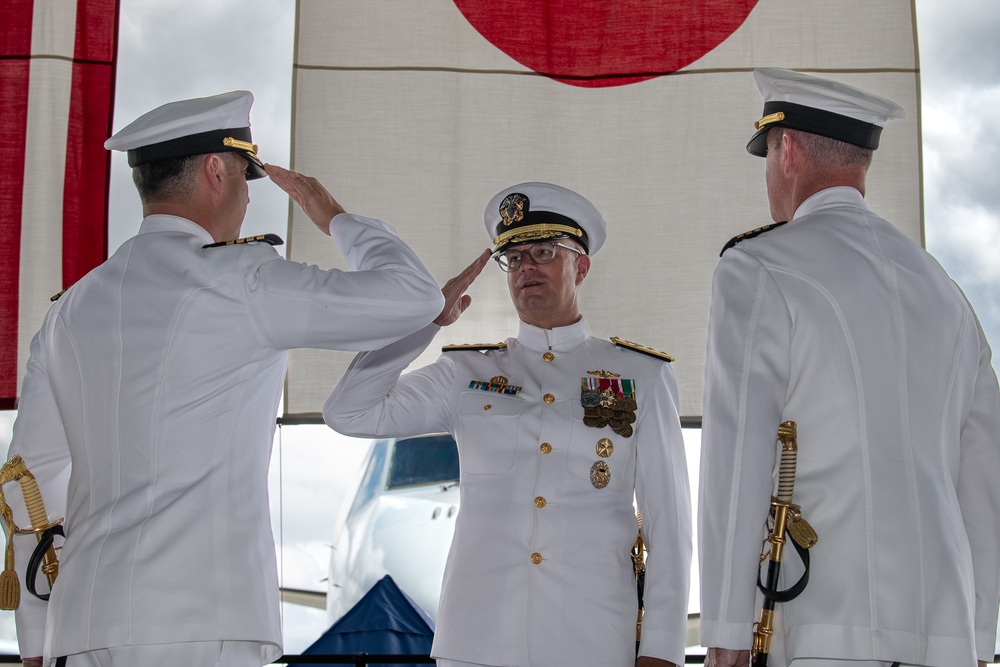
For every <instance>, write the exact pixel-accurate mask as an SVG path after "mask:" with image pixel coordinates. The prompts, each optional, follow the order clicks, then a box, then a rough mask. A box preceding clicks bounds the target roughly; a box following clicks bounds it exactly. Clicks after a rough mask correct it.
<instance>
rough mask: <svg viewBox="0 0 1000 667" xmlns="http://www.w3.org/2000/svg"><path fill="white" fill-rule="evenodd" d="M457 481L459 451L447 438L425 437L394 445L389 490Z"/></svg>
mask: <svg viewBox="0 0 1000 667" xmlns="http://www.w3.org/2000/svg"><path fill="white" fill-rule="evenodd" d="M456 481H458V447H457V446H456V445H455V439H454V438H452V437H451V436H450V435H426V436H421V437H419V438H408V439H406V440H399V441H397V442H396V448H395V449H394V450H393V454H392V467H391V468H390V470H389V481H388V482H387V483H386V488H388V489H398V488H399V487H402V486H414V485H417V484H441V483H448V482H456Z"/></svg>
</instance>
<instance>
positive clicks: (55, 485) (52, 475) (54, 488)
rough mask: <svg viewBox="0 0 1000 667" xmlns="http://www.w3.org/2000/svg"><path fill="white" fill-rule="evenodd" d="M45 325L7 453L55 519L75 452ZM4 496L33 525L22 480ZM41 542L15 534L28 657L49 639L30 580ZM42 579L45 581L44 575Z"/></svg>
mask: <svg viewBox="0 0 1000 667" xmlns="http://www.w3.org/2000/svg"><path fill="white" fill-rule="evenodd" d="M46 324H48V322H47V323H46ZM45 331H46V327H45V326H43V328H42V330H41V331H40V332H39V333H38V334H36V335H35V337H34V338H33V339H32V341H31V355H30V357H29V359H28V367H27V374H26V375H25V378H24V383H23V385H22V388H21V400H20V404H19V409H18V415H17V420H16V421H15V422H14V432H13V437H12V439H11V445H10V450H9V451H8V453H7V457H8V459H9V458H10V457H11V456H14V455H15V454H18V455H20V456H21V458H22V459H24V462H25V465H26V466H27V468H28V471H29V472H31V474H32V475H34V476H35V479H36V481H37V482H38V487H39V489H40V491H41V493H42V500H43V502H44V503H45V511H46V512H47V514H48V518H49V521H50V522H51V521H55V520H58V519H61V518H62V517H64V516H66V484H67V482H68V479H69V468H70V456H69V445H68V443H67V440H66V432H65V431H64V429H63V425H62V421H61V420H60V419H59V412H58V410H57V408H56V402H55V397H54V395H53V393H52V387H51V385H50V384H49V378H48V373H47V371H46V366H45V354H44V343H43V340H42V337H43V336H44V333H45ZM4 497H5V498H6V500H7V503H8V504H9V505H10V507H11V510H12V511H13V514H14V522H15V523H16V524H17V525H18V526H20V527H21V528H25V527H27V526H29V525H31V524H30V522H29V520H28V513H27V510H26V509H25V505H24V498H23V496H22V495H21V490H20V488H18V484H16V483H13V482H12V483H10V484H8V485H6V486H5V488H4ZM37 544H38V540H37V539H36V538H35V536H34V535H16V536H15V537H14V548H15V566H16V571H17V576H18V580H19V581H20V584H21V603H20V606H19V607H18V609H17V611H16V612H15V614H14V618H15V623H16V625H17V640H18V645H19V647H20V652H21V655H22V656H25V657H34V656H40V655H42V649H43V644H44V640H45V614H46V603H45V602H43V601H41V600H39V599H38V598H36V597H34V596H33V595H31V594H30V593H29V592H28V590H27V588H26V585H25V583H26V570H27V566H28V559H29V558H30V557H31V553H32V551H34V549H35V546H36V545H37ZM39 579H44V577H39ZM39 584H40V585H41V586H42V587H44V586H45V582H44V581H41V582H39ZM57 585H58V584H57Z"/></svg>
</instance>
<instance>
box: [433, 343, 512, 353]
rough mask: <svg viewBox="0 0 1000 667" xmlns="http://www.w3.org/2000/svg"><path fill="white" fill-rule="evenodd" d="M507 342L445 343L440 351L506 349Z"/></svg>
mask: <svg viewBox="0 0 1000 667" xmlns="http://www.w3.org/2000/svg"><path fill="white" fill-rule="evenodd" d="M506 349H507V343H468V344H466V345H445V346H444V347H442V348H441V351H442V352H455V351H456V350H473V351H475V352H489V351H490V350H506Z"/></svg>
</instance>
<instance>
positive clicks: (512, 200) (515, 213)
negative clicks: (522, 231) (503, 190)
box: [500, 192, 528, 227]
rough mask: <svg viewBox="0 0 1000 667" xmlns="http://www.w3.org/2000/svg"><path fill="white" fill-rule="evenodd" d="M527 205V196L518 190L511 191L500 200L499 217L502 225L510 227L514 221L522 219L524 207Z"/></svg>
mask: <svg viewBox="0 0 1000 667" xmlns="http://www.w3.org/2000/svg"><path fill="white" fill-rule="evenodd" d="M527 206H528V198H527V197H525V196H524V195H522V194H521V193H520V192H512V193H511V194H509V195H507V196H506V197H504V198H503V201H502V202H500V219H501V220H502V221H503V226H504V227H510V226H511V225H513V224H514V223H515V222H521V220H523V219H524V209H525V208H526V207H527Z"/></svg>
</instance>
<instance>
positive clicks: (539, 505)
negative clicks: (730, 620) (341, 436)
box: [324, 183, 691, 667]
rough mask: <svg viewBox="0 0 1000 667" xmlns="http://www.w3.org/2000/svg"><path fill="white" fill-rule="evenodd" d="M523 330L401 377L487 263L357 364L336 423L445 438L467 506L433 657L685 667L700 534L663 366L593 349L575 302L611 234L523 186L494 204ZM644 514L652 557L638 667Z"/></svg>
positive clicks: (329, 407)
mask: <svg viewBox="0 0 1000 667" xmlns="http://www.w3.org/2000/svg"><path fill="white" fill-rule="evenodd" d="M485 224H486V231H487V233H488V234H489V237H490V238H492V239H493V242H494V244H495V250H494V255H495V257H496V259H497V261H498V263H499V264H500V266H501V268H503V269H504V270H505V271H507V278H508V280H507V284H508V287H509V290H510V295H511V299H512V300H513V302H514V307H515V309H516V310H517V313H518V315H519V317H520V320H521V323H520V330H519V331H518V334H517V336H516V337H515V338H508V339H507V341H506V342H505V343H502V344H499V345H487V346H478V347H476V346H458V347H456V348H445V352H444V354H443V355H442V356H441V357H440V358H439V359H438V361H436V362H435V363H433V364H431V365H430V366H427V367H424V368H422V369H420V370H417V371H414V372H411V373H407V374H406V375H403V376H400V373H401V372H402V371H403V369H404V368H405V367H406V366H407V365H408V364H410V362H412V361H413V360H414V359H415V358H416V357H417V356H418V355H419V354H420V353H421V352H422V351H423V350H424V348H426V347H427V345H428V344H429V343H430V342H431V339H433V338H434V335H435V334H436V333H437V332H438V330H439V325H447V324H449V323H450V322H452V321H454V319H455V318H457V316H458V314H459V313H460V312H461V311H462V310H464V308H465V307H467V306H468V305H469V303H468V302H469V297H468V296H463V292H464V291H465V289H466V288H467V287H468V286H469V284H471V282H472V280H473V279H474V278H475V276H476V275H478V273H479V272H480V270H481V269H482V268H483V266H484V265H485V264H486V263H488V259H489V257H490V252H489V251H486V252H484V253H483V255H481V256H480V258H479V259H478V260H477V261H476V262H474V263H473V264H472V265H471V266H470V267H469V268H468V269H467V270H466V271H465V272H464V273H463V274H462V275H460V276H459V277H458V278H456V279H454V280H453V281H451V282H449V283H448V284H446V285H445V287H444V292H445V297H446V307H445V311H444V312H443V313H442V316H441V317H440V318H439V319H438V320H437V321H436V322H435V324H432V325H430V326H428V327H427V328H425V329H424V330H422V331H420V332H418V333H415V334H413V335H412V336H409V337H407V338H404V339H403V340H401V341H399V342H398V343H394V344H392V345H389V346H387V347H385V348H383V349H381V350H376V351H372V352H363V353H361V354H359V355H358V356H357V357H356V358H355V360H354V362H353V363H352V365H351V366H350V368H349V370H348V372H347V373H346V374H345V376H344V377H343V379H342V380H341V382H340V384H339V385H338V386H337V388H336V389H335V390H334V392H333V394H332V395H331V396H330V398H329V400H328V401H327V403H326V406H325V408H324V416H325V418H326V420H327V423H328V424H330V426H332V427H333V428H334V429H335V430H337V431H340V432H342V433H346V434H350V435H359V436H366V437H376V436H378V437H381V436H409V435H415V434H420V433H428V432H441V431H447V432H449V433H451V434H453V435H454V436H455V438H456V440H457V441H458V449H459V460H460V465H461V476H462V483H461V501H462V502H461V504H462V509H461V511H460V512H459V515H458V519H457V521H456V526H455V534H454V539H453V542H452V546H451V552H450V554H449V557H448V562H447V565H446V568H445V575H444V583H443V586H442V590H441V602H440V608H439V612H438V627H437V632H436V633H435V637H434V646H433V651H432V653H433V655H434V656H435V657H436V658H438V664H439V665H442V666H453V665H469V664H475V665H521V666H528V665H530V666H533V667H555V666H558V665H601V667H630V666H632V665H644V666H649V667H653V666H666V665H680V664H683V662H684V638H685V623H686V617H687V600H688V572H689V566H690V553H691V525H690V523H691V518H690V499H689V490H688V479H687V468H686V464H685V459H684V449H683V443H682V439H681V430H680V421H679V418H678V398H677V388H676V384H675V382H674V376H673V373H672V371H671V369H670V364H669V363H668V361H667V360H668V359H669V358H668V357H666V355H662V354H661V353H656V352H655V351H652V350H648V349H647V348H641V347H639V346H636V345H631V344H628V343H625V342H621V344H618V345H616V344H615V343H613V342H610V341H608V340H602V339H599V338H595V337H593V336H591V335H590V333H589V331H588V330H587V325H586V323H585V322H584V320H583V319H582V317H581V316H580V312H579V309H578V303H577V295H578V290H579V288H580V285H581V283H582V282H583V280H584V278H585V277H586V276H587V273H588V271H589V269H590V263H591V256H592V255H594V254H596V253H597V251H598V250H599V249H600V247H601V244H602V243H603V242H604V239H605V234H606V231H605V222H604V219H603V218H602V216H601V214H600V212H599V211H597V209H596V208H595V207H594V206H593V204H591V203H590V202H589V201H587V200H586V199H585V198H583V197H581V196H580V195H579V194H577V193H575V192H572V191H570V190H567V189H565V188H562V187H559V186H555V185H550V184H547V183H522V184H520V185H515V186H513V187H510V188H507V189H506V190H504V191H502V192H500V193H499V194H497V195H496V196H495V197H494V198H493V199H492V201H490V203H489V204H488V205H487V207H486V212H485ZM633 498H635V500H636V501H637V504H638V509H639V510H640V511H641V514H642V533H643V538H644V540H645V544H646V546H647V547H648V550H649V553H648V558H647V562H646V576H645V621H644V623H643V631H642V642H641V647H640V649H639V656H640V657H639V658H638V660H637V658H636V644H635V640H636V610H637V596H636V583H635V576H634V573H633V563H632V561H631V559H630V556H629V553H630V547H631V546H632V544H633V543H634V542H635V540H636V533H637V531H636V528H637V526H636V523H637V522H636V515H635V509H634V507H633Z"/></svg>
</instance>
